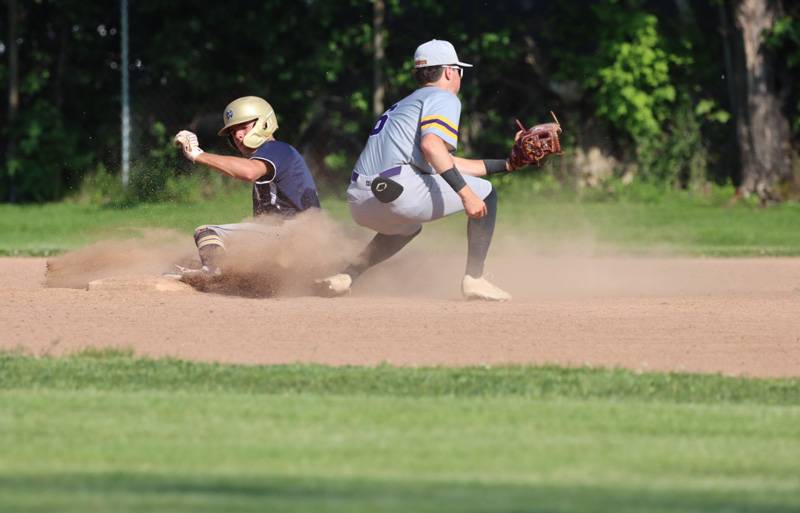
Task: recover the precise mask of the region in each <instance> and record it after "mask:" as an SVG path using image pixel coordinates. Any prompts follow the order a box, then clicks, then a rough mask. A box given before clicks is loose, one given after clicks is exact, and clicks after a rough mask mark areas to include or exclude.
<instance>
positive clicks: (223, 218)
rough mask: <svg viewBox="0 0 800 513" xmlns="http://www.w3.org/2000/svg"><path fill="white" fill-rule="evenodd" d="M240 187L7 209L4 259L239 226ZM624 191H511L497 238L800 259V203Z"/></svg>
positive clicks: (506, 189)
mask: <svg viewBox="0 0 800 513" xmlns="http://www.w3.org/2000/svg"><path fill="white" fill-rule="evenodd" d="M512 183H513V182H512ZM520 183H522V184H528V185H530V184H529V182H526V181H521V182H520ZM530 183H535V182H530ZM234 191H235V192H232V193H228V194H225V195H222V196H220V197H217V198H215V199H213V200H209V201H204V202H199V203H162V204H140V205H137V206H134V207H130V208H124V209H121V208H112V207H101V206H97V205H86V204H79V203H76V202H63V203H56V204H45V205H30V206H16V205H8V204H5V205H0V254H6V255H9V254H11V255H13V254H22V255H48V254H52V253H57V252H61V251H64V250H69V249H74V248H77V247H80V246H84V245H86V244H89V243H91V242H95V241H98V240H102V239H107V238H130V237H135V236H137V235H139V234H141V232H142V230H144V229H148V228H167V229H174V230H177V231H179V232H183V233H185V234H186V235H187V236H189V235H190V234H191V232H192V230H193V229H194V228H195V227H196V226H198V225H200V224H205V223H218V224H222V223H231V222H238V221H240V220H241V219H243V218H245V217H246V216H248V215H249V213H250V198H249V192H248V191H247V190H245V189H242V190H237V189H234ZM634 192H635V191H634ZM627 194H628V196H621V197H619V198H617V199H615V200H613V201H594V200H592V199H591V198H582V199H581V198H579V197H578V196H576V195H574V194H573V195H565V194H560V195H555V196H553V195H547V194H544V193H541V192H540V193H535V192H530V191H529V190H527V189H526V190H515V189H513V188H512V187H510V186H508V185H504V186H503V187H502V189H501V190H500V213H499V216H498V228H497V235H498V237H503V236H507V237H508V236H512V235H513V237H515V238H517V239H520V238H521V239H525V240H527V241H529V242H530V243H531V244H532V245H534V246H536V247H540V248H542V249H546V248H548V247H556V246H558V244H560V243H561V242H566V243H569V242H570V241H572V242H575V241H578V242H579V243H581V244H584V243H590V244H591V245H592V247H593V248H595V249H596V250H598V251H603V250H606V249H607V250H609V251H617V250H623V251H625V252H630V253H653V252H657V253H663V252H665V251H666V252H668V253H677V254H688V255H720V256H745V255H757V256H760V255H772V256H775V255H800V230H798V228H797V227H798V226H800V203H796V202H795V203H784V204H781V205H777V206H773V207H770V208H760V207H758V206H756V205H753V204H751V203H747V202H743V203H741V204H738V205H736V206H727V204H726V199H727V196H725V195H723V194H722V192H720V191H717V192H715V193H714V194H712V195H711V196H709V197H702V196H700V197H698V196H693V195H691V194H689V193H686V192H675V191H673V192H668V193H664V194H662V195H660V196H659V195H655V194H654V193H653V192H652V191H650V192H649V193H648V194H649V195H644V194H642V193H639V194H640V195H639V196H636V195H635V194H634V193H627ZM323 207H324V208H325V209H326V210H327V211H328V212H330V213H331V215H332V216H333V217H334V218H336V219H338V220H340V221H341V222H342V223H345V224H347V225H350V226H352V225H353V222H352V221H351V220H350V216H349V214H348V212H347V207H346V205H345V204H344V202H343V201H342V200H341V199H337V198H334V197H327V198H323ZM463 231H464V217H463V216H461V215H455V216H451V217H450V218H449V219H447V220H446V221H444V222H441V223H434V224H432V225H429V226H428V227H426V229H425V231H424V235H423V237H422V238H421V241H420V242H419V243H421V244H425V243H428V244H436V243H437V241H451V240H452V239H453V238H456V237H458V238H461V237H463Z"/></svg>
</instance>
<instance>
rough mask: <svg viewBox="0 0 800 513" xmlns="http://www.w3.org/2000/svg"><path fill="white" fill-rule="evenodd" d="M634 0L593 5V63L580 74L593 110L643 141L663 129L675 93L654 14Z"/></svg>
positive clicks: (669, 61) (670, 57) (673, 57)
mask: <svg viewBox="0 0 800 513" xmlns="http://www.w3.org/2000/svg"><path fill="white" fill-rule="evenodd" d="M637 4H638V2H636V1H633V0H631V1H622V0H607V1H605V2H601V3H600V4H598V5H596V6H594V7H593V9H594V11H595V12H596V14H597V19H598V22H599V34H598V39H599V41H600V44H599V48H598V53H597V56H596V57H595V58H596V60H597V69H596V70H595V71H594V73H593V74H592V75H590V76H588V77H586V79H585V85H586V86H587V87H588V88H590V89H592V90H595V91H596V96H595V101H596V103H597V113H598V114H599V115H600V116H602V117H605V118H607V119H608V120H609V121H611V123H612V124H613V125H614V126H616V127H617V128H618V129H619V130H622V131H624V132H628V133H630V134H631V136H632V137H633V138H634V140H636V141H643V140H646V139H647V138H649V137H653V136H656V135H659V134H660V133H661V132H662V127H663V124H664V121H665V120H666V119H667V118H668V117H669V115H670V109H671V106H672V105H673V103H674V101H675V98H676V91H675V87H674V85H673V84H672V82H671V80H670V74H669V71H670V65H672V64H674V63H677V62H679V59H678V57H677V56H676V55H672V54H670V53H668V52H667V51H666V49H665V47H664V46H665V45H664V40H663V37H662V36H661V34H659V32H658V19H657V17H656V16H655V15H653V14H650V13H647V12H645V11H642V10H640V9H639V8H638V7H640V6H639V5H637Z"/></svg>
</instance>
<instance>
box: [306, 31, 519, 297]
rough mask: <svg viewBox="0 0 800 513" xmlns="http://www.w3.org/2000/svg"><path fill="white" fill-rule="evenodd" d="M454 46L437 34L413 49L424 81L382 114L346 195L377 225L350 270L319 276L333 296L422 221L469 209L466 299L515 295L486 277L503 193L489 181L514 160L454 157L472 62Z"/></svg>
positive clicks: (354, 209)
mask: <svg viewBox="0 0 800 513" xmlns="http://www.w3.org/2000/svg"><path fill="white" fill-rule="evenodd" d="M470 67H472V65H470V64H467V63H465V62H461V61H460V60H459V59H458V56H457V55H456V51H455V49H454V48H453V45H452V44H450V43H449V42H447V41H439V40H435V39H434V40H432V41H428V42H427V43H424V44H422V45H420V46H419V47H418V48H417V50H416V52H415V53H414V72H413V75H414V78H415V79H416V81H417V83H418V85H419V86H420V87H419V88H418V89H417V90H416V91H414V92H413V93H412V94H410V95H409V96H407V97H405V98H403V99H402V100H400V101H399V102H397V103H396V104H394V105H392V106H391V107H389V109H388V110H387V111H386V112H385V113H384V114H383V115H382V116H381V117H380V118H378V120H377V122H376V123H375V126H374V127H373V128H372V131H371V132H370V134H369V138H368V139H367V144H366V147H365V148H364V150H363V151H362V152H361V156H360V157H359V159H358V161H357V162H356V165H355V169H354V171H353V174H352V178H351V181H350V185H349V187H348V188H347V202H348V205H349V207H350V213H351V215H352V217H353V220H354V221H355V222H356V223H358V224H359V225H361V226H365V227H367V228H370V229H372V230H375V231H376V232H378V233H377V234H376V235H375V237H374V238H373V239H372V241H371V242H370V243H369V244H368V245H367V247H366V248H365V250H364V251H363V252H362V254H361V255H360V256H359V258H358V260H357V261H356V262H355V263H353V264H352V265H350V266H348V267H347V268H346V269H345V270H344V271H343V272H341V273H339V274H336V275H333V276H330V277H328V278H325V279H322V280H318V281H317V286H318V291H319V292H320V293H321V294H323V295H327V296H340V295H343V294H347V293H348V292H349V291H350V287H351V286H352V284H353V282H354V281H355V280H356V279H357V278H358V277H359V275H361V274H362V273H363V272H364V271H365V270H366V269H368V268H370V267H372V266H374V265H376V264H378V263H380V262H382V261H384V260H386V259H387V258H389V257H391V256H392V255H394V254H395V253H397V252H398V251H400V249H402V248H403V247H404V246H405V245H406V244H408V243H409V242H410V241H411V239H413V238H414V237H416V236H417V235H418V234H419V232H420V231H421V230H422V223H426V222H429V221H434V220H436V219H440V218H442V217H445V216H448V215H450V214H453V213H455V212H460V211H462V210H463V211H464V212H465V213H466V215H467V217H468V218H469V221H468V223H467V238H468V248H469V249H468V254H467V266H466V272H465V274H464V278H463V280H462V282H461V292H462V294H463V296H464V298H465V299H479V300H488V301H507V300H509V299H511V295H510V294H508V293H507V292H505V291H504V290H502V289H500V288H499V287H497V286H496V285H494V284H492V283H490V282H489V281H488V280H487V279H486V278H484V277H483V268H484V261H485V260H486V255H487V253H488V251H489V245H490V244H491V241H492V235H493V233H494V226H495V218H496V215H497V194H496V192H495V191H494V190H493V189H492V184H491V182H489V181H488V180H485V179H482V178H478V177H480V176H485V175H488V174H492V173H505V172H508V171H512V170H513V169H514V164H512V163H511V162H510V161H508V160H505V159H502V160H501V159H488V160H473V159H465V158H460V157H455V156H453V155H452V152H454V151H455V149H456V147H457V146H458V135H459V134H458V123H459V117H460V115H461V102H460V101H459V99H458V96H456V95H457V94H458V92H459V90H460V89H461V78H462V76H463V73H464V69H465V68H470Z"/></svg>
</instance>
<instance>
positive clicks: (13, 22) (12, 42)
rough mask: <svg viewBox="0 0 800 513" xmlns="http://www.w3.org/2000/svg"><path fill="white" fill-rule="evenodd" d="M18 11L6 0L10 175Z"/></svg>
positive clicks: (11, 196)
mask: <svg viewBox="0 0 800 513" xmlns="http://www.w3.org/2000/svg"><path fill="white" fill-rule="evenodd" d="M18 13H19V11H18V10H17V0H8V124H7V126H8V127H9V133H8V139H7V141H6V161H5V168H6V173H8V174H9V175H10V166H11V162H12V161H13V160H14V155H15V153H16V149H17V148H16V141H15V140H14V121H15V120H16V118H17V114H18V113H19V45H18V44H17V38H18V37H19V36H18V35H17V23H18V20H19V17H18ZM9 178H10V183H9V193H8V198H7V199H8V200H9V201H11V202H14V201H15V199H16V193H15V189H14V183H13V177H11V176H9Z"/></svg>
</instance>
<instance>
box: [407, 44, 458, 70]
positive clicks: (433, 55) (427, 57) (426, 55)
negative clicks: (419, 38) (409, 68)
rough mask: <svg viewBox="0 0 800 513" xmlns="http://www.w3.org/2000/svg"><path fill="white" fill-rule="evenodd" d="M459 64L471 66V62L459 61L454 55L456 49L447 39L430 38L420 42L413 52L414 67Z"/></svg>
mask: <svg viewBox="0 0 800 513" xmlns="http://www.w3.org/2000/svg"><path fill="white" fill-rule="evenodd" d="M447 65H454V66H461V67H462V68H471V67H472V64H467V63H466V62H461V61H459V60H458V55H456V49H455V48H453V45H451V44H450V43H449V42H448V41H440V40H438V39H431V40H430V41H428V42H427V43H422V44H421V45H419V46H418V47H417V51H416V52H414V67H415V68H427V67H428V66H447Z"/></svg>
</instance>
